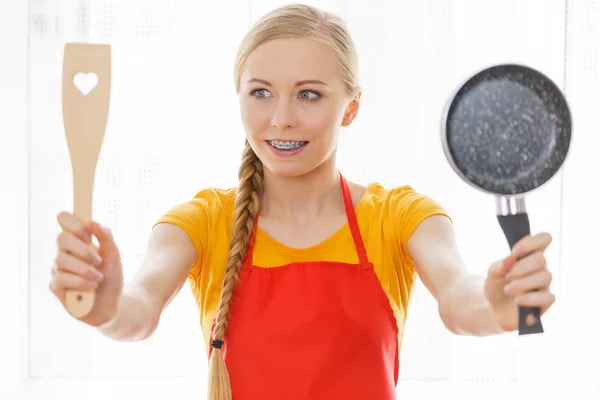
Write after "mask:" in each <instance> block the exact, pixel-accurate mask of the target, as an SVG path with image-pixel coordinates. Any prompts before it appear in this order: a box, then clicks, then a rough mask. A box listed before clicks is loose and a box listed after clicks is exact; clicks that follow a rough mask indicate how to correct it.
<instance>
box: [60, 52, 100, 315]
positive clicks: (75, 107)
mask: <svg viewBox="0 0 600 400" xmlns="http://www.w3.org/2000/svg"><path fill="white" fill-rule="evenodd" d="M110 75H111V49H110V46H109V45H104V44H84V43H67V44H66V45H65V52H64V61H63V82H62V83H63V87H62V106H63V107H62V108H63V121H64V125H65V134H66V136H67V144H68V147H69V154H70V156H71V166H72V170H73V195H74V196H73V214H74V215H75V216H77V217H78V218H80V219H81V220H82V221H83V222H84V223H88V222H89V221H90V220H91V219H92V194H93V187H94V176H95V173H96V164H97V162H98V155H99V153H100V148H101V147H102V141H103V139H104V132H105V130H106V122H107V119H108V108H109V102H110V83H111V77H110ZM95 296H96V293H95V291H93V290H90V291H75V290H71V291H68V292H67V293H66V308H67V310H68V311H69V313H71V315H73V316H74V317H76V318H80V317H83V316H85V315H87V314H88V313H89V312H90V311H91V310H92V308H93V307H94V301H95Z"/></svg>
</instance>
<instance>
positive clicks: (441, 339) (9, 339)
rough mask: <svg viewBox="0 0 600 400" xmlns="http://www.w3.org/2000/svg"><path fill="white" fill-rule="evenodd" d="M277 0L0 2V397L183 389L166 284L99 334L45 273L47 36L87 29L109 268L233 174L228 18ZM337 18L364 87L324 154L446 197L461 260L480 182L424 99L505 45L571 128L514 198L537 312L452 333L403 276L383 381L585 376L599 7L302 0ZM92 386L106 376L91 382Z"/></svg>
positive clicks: (422, 385) (64, 185) (417, 386)
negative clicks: (156, 312)
mask: <svg viewBox="0 0 600 400" xmlns="http://www.w3.org/2000/svg"><path fill="white" fill-rule="evenodd" d="M285 3H289V2H286V1H283V0H251V1H248V0H243V1H242V0H229V1H223V2H221V1H212V2H204V1H192V0H160V1H158V0H154V1H153V0H136V1H119V2H118V1H116V0H30V1H28V2H27V1H24V0H23V1H14V2H13V1H11V2H8V1H4V2H2V3H0V38H1V39H0V132H1V135H2V136H1V140H2V144H1V145H0V152H1V157H0V163H1V164H0V167H1V170H2V174H1V178H0V187H1V188H2V189H1V190H2V195H1V196H0V206H1V208H0V210H2V212H3V223H4V226H3V229H2V230H0V235H1V236H0V239H1V242H0V243H2V252H3V253H4V257H3V259H2V261H3V262H2V265H0V267H2V270H3V274H5V275H3V279H2V283H1V284H0V288H1V289H2V290H0V304H1V305H2V306H1V307H2V315H3V317H2V319H1V321H2V326H1V327H0V337H1V340H0V367H1V368H0V398H2V399H23V400H55V399H61V400H76V399H77V400H80V399H85V400H95V399H105V398H112V399H115V400H121V399H129V398H146V399H155V398H156V399H159V398H166V397H165V396H169V398H171V397H173V398H181V399H183V398H185V399H203V398H204V397H205V392H206V389H205V387H206V358H205V355H204V345H203V343H202V338H201V332H200V328H199V321H198V312H197V310H196V306H195V304H194V300H193V298H192V296H191V294H190V291H189V288H188V287H187V286H185V287H184V289H183V290H182V292H181V294H180V295H179V296H178V298H177V299H176V300H175V301H174V302H173V303H172V305H171V306H170V307H169V308H168V310H167V311H166V313H165V315H164V317H163V319H162V321H161V325H160V327H159V329H158V331H157V332H156V333H155V335H154V336H153V337H152V338H150V339H149V340H147V341H144V342H140V343H118V342H114V341H111V340H109V339H107V338H105V337H103V336H101V335H100V334H98V333H96V332H95V331H94V330H93V329H90V328H89V327H87V326H84V325H82V324H80V323H78V322H77V321H75V320H73V319H72V318H70V317H69V316H68V315H67V313H66V312H65V311H64V310H63V309H62V308H61V306H60V304H59V303H58V301H56V300H55V299H54V298H53V297H52V296H51V294H50V292H49V290H48V282H49V279H50V272H49V271H50V267H51V264H52V260H53V257H54V255H55V238H56V235H57V233H58V225H57V223H56V221H55V216H56V214H57V213H58V212H59V211H60V210H63V209H70V208H71V206H72V186H71V185H72V183H71V175H70V161H69V155H68V152H67V146H66V141H65V137H64V131H63V125H62V114H61V72H62V70H61V68H62V51H63V47H64V44H65V43H66V42H74V41H84V42H92V43H109V44H111V45H112V52H113V65H112V66H113V82H112V98H111V108H110V117H109V123H108V126H107V131H106V136H105V141H104V145H103V148H102V153H101V156H100V160H99V164H98V170H97V175H96V186H95V192H94V196H95V197H94V217H95V218H96V219H97V220H99V221H101V222H103V223H104V224H107V225H108V226H109V227H110V228H112V229H113V231H114V234H115V237H116V240H117V242H118V244H119V245H120V248H121V250H122V256H123V264H124V268H125V274H126V278H129V277H131V275H132V274H133V273H134V272H135V270H136V269H137V268H138V267H139V264H140V262H141V258H142V255H143V252H144V250H145V244H146V240H147V238H148V235H149V234H150V229H151V225H152V223H153V222H154V221H155V220H156V219H157V218H158V217H159V216H160V215H161V214H162V213H163V212H164V211H166V210H167V209H168V208H170V207H171V206H173V205H175V204H177V203H179V202H181V201H185V200H187V199H189V198H190V197H191V196H193V195H194V193H195V192H196V191H198V190H200V189H201V188H203V187H206V186H219V187H229V186H232V185H235V184H236V176H237V168H238V163H239V158H240V154H241V149H242V144H243V138H244V136H243V130H242V126H241V124H240V122H239V117H238V115H239V114H238V105H237V99H236V95H235V91H234V88H233V84H232V72H231V66H232V62H233V57H234V53H235V50H236V48H237V45H238V43H239V41H240V40H241V38H242V36H243V35H244V33H245V32H246V30H247V29H248V27H249V26H250V24H252V23H253V22H254V21H255V20H256V19H257V18H259V17H260V16H261V15H263V14H264V13H265V12H267V11H269V10H271V9H273V8H275V7H277V6H280V5H282V4H285ZM306 3H308V4H312V5H315V6H318V7H321V8H324V9H327V10H330V11H333V12H335V13H337V14H339V15H340V16H342V17H343V18H345V20H346V21H347V23H348V25H349V28H350V30H351V32H352V34H353V36H354V39H355V41H356V44H357V46H358V51H359V55H360V61H361V80H362V86H363V88H364V96H363V101H362V106H361V111H360V114H359V116H358V118H357V120H356V121H355V123H354V124H353V125H352V126H351V127H350V128H347V129H346V130H345V131H344V134H343V135H342V140H341V143H340V151H339V153H340V156H339V167H340V169H341V170H342V171H343V172H344V173H345V175H346V176H347V177H348V178H349V179H352V180H356V181H359V182H361V183H367V182H369V181H379V182H381V183H383V184H384V185H387V186H392V185H394V186H395V185H403V184H410V185H412V186H413V187H415V188H416V189H417V190H419V191H421V192H423V193H426V194H429V195H430V196H432V197H434V198H435V199H436V200H438V201H439V202H440V203H442V204H443V205H444V206H445V207H446V208H447V209H448V210H449V212H450V213H451V215H452V216H453V219H454V222H455V227H456V231H457V234H458V240H459V243H460V245H461V248H462V250H463V254H464V256H465V259H466V260H467V262H468V264H469V268H470V269H471V271H472V272H474V273H479V274H485V272H486V269H487V267H488V265H489V264H490V263H491V262H492V261H494V260H496V259H498V258H500V257H503V256H504V255H505V254H506V253H507V251H508V247H507V245H506V242H505V239H504V237H503V235H502V232H501V230H500V228H499V227H498V224H497V222H496V219H495V205H494V200H493V198H491V197H489V196H487V195H484V194H480V193H479V192H477V191H475V190H474V189H472V188H470V187H468V186H467V185H466V184H464V183H463V182H462V181H461V180H460V179H459V178H458V177H457V176H456V175H455V174H454V172H453V171H452V170H451V169H450V167H449V166H448V164H447V162H446V160H445V157H444V155H443V152H442V149H441V146H440V141H439V125H440V117H441V112H442V108H443V106H444V104H445V102H446V100H447V99H448V97H449V96H450V95H451V93H452V91H453V90H454V89H455V87H456V86H457V85H458V84H459V83H460V82H461V81H462V80H463V79H465V78H466V77H467V76H469V75H470V74H472V73H474V72H475V71H477V70H479V69H481V68H484V67H486V66H489V65H491V64H495V63H505V62H517V63H522V64H526V65H529V66H532V67H534V68H537V69H539V70H541V71H542V72H544V73H546V74H547V75H548V76H550V77H551V78H552V79H554V80H555V81H556V83H557V84H558V85H559V86H560V87H561V88H563V89H564V90H565V93H566V95H567V98H568V100H569V102H570V105H571V107H572V111H573V116H574V126H575V131H574V141H573V144H572V152H571V154H570V156H569V158H568V160H567V164H566V166H565V169H564V170H563V171H562V172H561V174H560V175H559V176H557V177H556V179H554V180H553V181H551V183H549V184H548V185H547V186H544V187H543V188H542V189H540V190H538V191H536V192H534V193H532V194H531V195H530V196H529V197H528V198H527V205H528V210H529V213H530V219H531V223H532V229H533V230H534V231H541V230H547V231H549V232H551V233H552V234H553V236H554V243H553V244H552V246H551V248H550V249H549V251H548V253H547V256H548V260H549V268H550V269H551V271H552V272H553V274H554V277H555V280H554V283H553V291H554V292H555V293H556V294H557V303H556V305H555V306H554V307H553V309H552V310H551V311H550V312H549V313H548V314H547V316H546V317H545V318H544V324H545V329H546V333H545V334H544V335H542V336H535V337H518V336H516V335H514V334H506V335H502V336H497V337H490V338H471V337H458V336H454V335H452V334H450V333H449V332H447V331H446V330H445V328H444V327H443V325H442V324H441V321H440V319H439V316H438V314H437V308H436V305H435V303H434V300H433V298H432V297H431V296H430V295H429V293H428V292H427V291H426V290H425V289H424V287H423V286H422V285H421V284H420V283H419V286H418V287H417V290H416V293H415V295H414V297H413V300H412V302H411V305H410V308H409V316H408V320H407V324H406V330H405V335H404V339H403V347H402V349H401V356H400V358H401V360H400V381H399V383H398V397H399V399H411V400H416V399H431V398H444V399H460V400H464V399H479V398H481V397H484V398H487V399H501V398H505V397H506V396H510V397H511V398H512V399H528V398H532V397H536V398H537V397H544V398H547V399H564V398H577V399H581V400H587V399H598V398H600V376H599V375H600V373H599V371H600V369H599V367H598V362H597V360H598V359H599V358H600V344H599V341H598V340H597V334H598V329H599V328H600V324H599V323H598V319H597V318H596V314H597V308H598V307H597V306H598V305H599V303H600V301H599V299H598V295H597V293H596V291H595V289H596V288H597V282H599V281H600V263H599V262H598V257H597V255H596V254H597V250H596V249H595V247H597V243H598V238H599V236H598V234H597V229H595V228H596V227H597V226H600V216H599V214H598V212H597V211H596V210H597V208H598V206H597V204H596V203H597V199H598V196H597V195H598V192H599V191H598V189H597V187H598V184H600V161H599V160H600V158H599V157H598V151H599V150H600V139H599V135H598V128H599V124H598V123H599V122H600V114H599V112H598V110H599V109H600V68H599V63H600V7H599V5H598V2H597V1H596V0H570V1H566V2H565V1H562V0H560V1H559V0H497V1H491V0H490V1H485V2H484V1H477V0H453V1H450V0H426V1H425V0H421V1H417V0H411V1H408V0H387V1H385V0H370V1H366V0H321V1H318V0H315V1H307V2H306ZM107 396H108V397H107Z"/></svg>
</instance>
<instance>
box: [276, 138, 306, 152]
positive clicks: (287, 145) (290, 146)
mask: <svg viewBox="0 0 600 400" xmlns="http://www.w3.org/2000/svg"><path fill="white" fill-rule="evenodd" d="M267 142H268V143H269V144H270V145H271V146H273V147H275V148H276V149H279V150H296V149H299V148H300V147H302V146H304V145H305V144H306V143H308V142H288V141H283V140H268V141H267Z"/></svg>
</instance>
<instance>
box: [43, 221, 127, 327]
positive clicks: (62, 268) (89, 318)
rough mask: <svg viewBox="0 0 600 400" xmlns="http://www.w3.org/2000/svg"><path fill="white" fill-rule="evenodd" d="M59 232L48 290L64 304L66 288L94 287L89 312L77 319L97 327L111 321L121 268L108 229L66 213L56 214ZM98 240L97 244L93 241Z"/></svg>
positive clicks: (120, 287) (115, 246)
mask: <svg viewBox="0 0 600 400" xmlns="http://www.w3.org/2000/svg"><path fill="white" fill-rule="evenodd" d="M57 220H58V223H59V225H60V227H61V228H62V232H61V233H60V234H59V235H58V238H57V245H58V252H57V255H56V259H55V261H54V266H53V267H52V280H51V281H50V290H51V291H52V293H54V295H55V296H56V297H57V298H58V299H59V300H60V302H61V303H62V305H63V307H66V306H65V304H66V303H65V297H66V291H67V290H69V289H75V290H84V291H89V290H94V291H95V292H96V299H95V303H94V307H93V309H92V311H91V312H90V313H89V314H87V315H86V316H84V317H81V318H78V319H79V320H80V321H82V322H84V323H86V324H88V325H91V326H99V325H102V324H104V323H105V322H108V321H110V320H111V319H112V318H113V317H114V316H115V315H116V312H117V305H118V303H119V297H120V296H121V291H122V289H123V271H122V268H121V257H120V255H119V249H118V248H117V245H116V244H115V242H114V239H113V236H112V234H111V232H110V230H108V228H105V227H103V226H101V225H100V224H98V223H97V222H94V221H92V222H91V223H90V224H89V225H87V226H86V224H84V223H83V222H82V221H81V220H80V219H79V218H77V217H75V216H74V215H73V214H71V213H68V212H61V213H60V214H58V216H57ZM92 236H95V237H96V239H98V243H99V246H98V247H97V246H95V245H94V243H93V242H92Z"/></svg>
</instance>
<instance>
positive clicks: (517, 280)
mask: <svg viewBox="0 0 600 400" xmlns="http://www.w3.org/2000/svg"><path fill="white" fill-rule="evenodd" d="M551 242H552V236H550V234H548V233H540V234H537V235H535V236H526V237H524V238H523V239H521V240H520V241H519V242H517V243H516V244H515V246H514V247H513V249H512V252H511V254H510V256H508V257H507V258H505V259H504V260H500V261H497V262H495V263H493V264H492V265H491V266H490V268H489V270H488V274H487V277H486V278H485V284H484V292H485V295H486V297H487V298H488V301H489V302H490V305H491V307H492V309H493V310H494V313H495V314H496V317H497V319H498V323H499V325H500V327H501V328H502V329H503V330H505V331H514V330H516V329H518V326H519V314H518V306H527V307H539V308H541V312H542V314H543V313H545V312H546V311H547V310H548V308H550V306H551V305H552V304H553V303H554V300H555V297H554V295H553V294H552V293H550V283H551V282H552V274H551V273H550V271H548V269H547V268H546V258H545V256H544V251H545V250H546V249H547V248H548V246H549V245H550V243H551Z"/></svg>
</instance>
